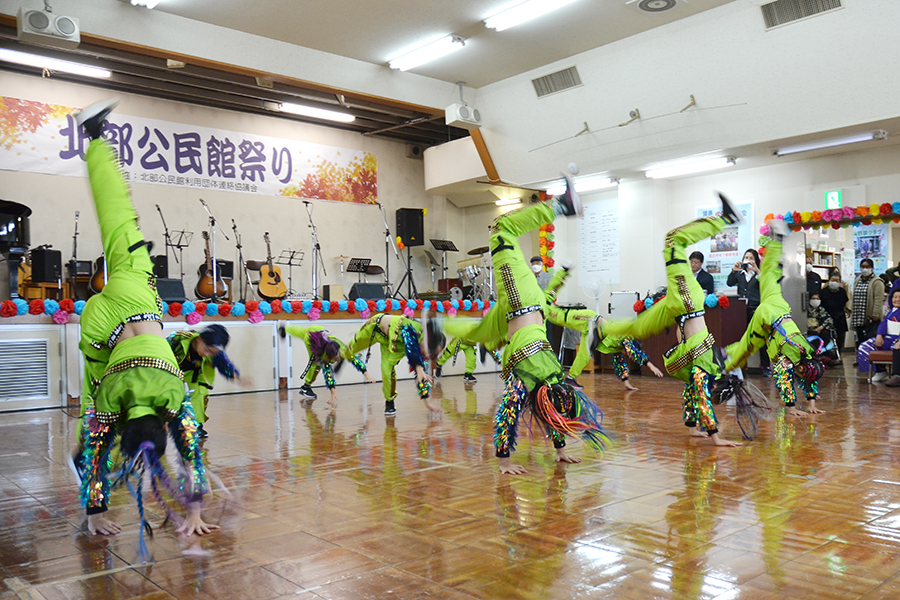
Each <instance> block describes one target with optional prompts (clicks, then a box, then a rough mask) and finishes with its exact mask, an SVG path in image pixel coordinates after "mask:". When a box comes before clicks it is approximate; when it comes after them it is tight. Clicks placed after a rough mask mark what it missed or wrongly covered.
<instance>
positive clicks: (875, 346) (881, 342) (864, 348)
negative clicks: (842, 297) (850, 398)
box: [854, 291, 900, 387]
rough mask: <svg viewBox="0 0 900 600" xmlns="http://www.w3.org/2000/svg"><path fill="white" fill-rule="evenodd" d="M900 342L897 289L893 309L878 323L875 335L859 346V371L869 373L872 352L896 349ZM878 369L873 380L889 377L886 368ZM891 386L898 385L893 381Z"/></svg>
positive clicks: (899, 296)
mask: <svg viewBox="0 0 900 600" xmlns="http://www.w3.org/2000/svg"><path fill="white" fill-rule="evenodd" d="M854 295H855V294H854ZM898 343H900V291H895V292H894V293H892V294H891V310H890V312H888V314H887V315H886V316H885V317H884V319H883V320H882V321H881V323H879V324H878V329H877V330H876V333H875V337H874V338H872V339H869V340H866V341H865V342H863V343H862V344H860V346H859V351H858V352H857V358H856V360H857V362H858V363H859V372H860V373H867V372H868V371H869V369H870V366H869V353H870V352H872V351H873V350H881V349H888V348H890V349H892V350H895V349H896V348H895V346H897V345H898ZM877 370H878V373H876V374H875V376H874V377H872V381H873V382H875V381H881V380H882V379H886V378H887V372H886V371H885V370H884V367H880V366H879V367H877ZM891 387H896V384H893V383H892V384H891Z"/></svg>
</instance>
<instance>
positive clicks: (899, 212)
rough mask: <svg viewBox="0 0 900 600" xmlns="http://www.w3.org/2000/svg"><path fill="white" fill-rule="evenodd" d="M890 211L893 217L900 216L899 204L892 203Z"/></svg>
mask: <svg viewBox="0 0 900 600" xmlns="http://www.w3.org/2000/svg"><path fill="white" fill-rule="evenodd" d="M891 211H892V212H893V213H894V214H895V215H900V202H894V203H893V204H891Z"/></svg>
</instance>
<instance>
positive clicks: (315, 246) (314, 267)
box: [303, 200, 328, 300]
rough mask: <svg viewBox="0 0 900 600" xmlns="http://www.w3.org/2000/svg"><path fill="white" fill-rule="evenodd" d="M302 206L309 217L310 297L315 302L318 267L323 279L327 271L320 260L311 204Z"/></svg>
mask: <svg viewBox="0 0 900 600" xmlns="http://www.w3.org/2000/svg"><path fill="white" fill-rule="evenodd" d="M303 204H305V205H306V216H308V217H309V228H310V230H311V231H310V235H311V236H312V251H313V259H312V263H313V264H312V270H313V271H312V286H313V292H312V297H313V300H316V299H318V297H319V265H320V264H321V265H322V274H323V275H325V277H328V271H326V270H325V261H324V260H323V259H322V248H321V247H320V246H319V236H318V232H317V231H316V225H315V223H313V218H312V207H311V206H310V205H311V204H312V202H310V201H309V200H304V201H303Z"/></svg>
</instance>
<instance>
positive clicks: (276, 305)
mask: <svg viewBox="0 0 900 600" xmlns="http://www.w3.org/2000/svg"><path fill="white" fill-rule="evenodd" d="M288 304H290V302H288ZM269 307H270V308H271V309H272V314H273V315H277V314H278V313H280V312H281V311H282V310H284V308H283V307H282V306H281V300H278V299H275V300H272V301H271V302H270V303H269Z"/></svg>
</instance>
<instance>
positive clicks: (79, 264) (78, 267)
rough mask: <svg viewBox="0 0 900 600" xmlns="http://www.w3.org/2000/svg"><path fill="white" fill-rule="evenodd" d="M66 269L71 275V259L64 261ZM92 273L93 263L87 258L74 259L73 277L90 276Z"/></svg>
mask: <svg viewBox="0 0 900 600" xmlns="http://www.w3.org/2000/svg"><path fill="white" fill-rule="evenodd" d="M66 271H67V272H68V273H69V275H70V276H72V261H71V260H70V261H69V262H67V263H66ZM93 274H94V268H93V264H92V263H91V261H89V260H77V261H75V275H74V277H90V276H91V275H93Z"/></svg>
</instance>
